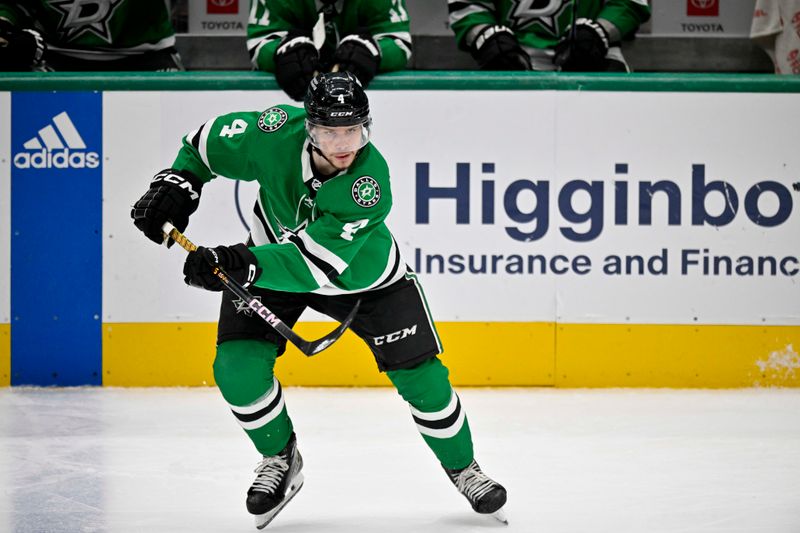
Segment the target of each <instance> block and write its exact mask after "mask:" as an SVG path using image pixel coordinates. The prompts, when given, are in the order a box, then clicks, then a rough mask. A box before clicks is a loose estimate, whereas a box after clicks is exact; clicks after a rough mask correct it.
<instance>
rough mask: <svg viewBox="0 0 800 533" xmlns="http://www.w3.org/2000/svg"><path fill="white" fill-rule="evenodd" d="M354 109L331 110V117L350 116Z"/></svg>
mask: <svg viewBox="0 0 800 533" xmlns="http://www.w3.org/2000/svg"><path fill="white" fill-rule="evenodd" d="M352 114H353V112H352V111H331V117H349V116H350V115H352Z"/></svg>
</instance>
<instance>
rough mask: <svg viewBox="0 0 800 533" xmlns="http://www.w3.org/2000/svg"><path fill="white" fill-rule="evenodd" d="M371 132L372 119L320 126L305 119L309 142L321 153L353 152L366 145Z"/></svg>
mask: <svg viewBox="0 0 800 533" xmlns="http://www.w3.org/2000/svg"><path fill="white" fill-rule="evenodd" d="M371 132H372V119H370V118H367V120H366V121H365V122H362V123H361V124H352V125H350V126H322V125H320V124H315V123H313V122H312V121H310V120H308V119H306V135H307V137H308V140H309V142H310V143H311V144H312V145H313V146H315V147H317V148H318V149H319V150H320V151H322V152H323V153H328V154H340V153H345V152H355V151H358V150H360V149H361V148H363V147H364V146H366V145H367V143H368V142H369V138H370V133H371Z"/></svg>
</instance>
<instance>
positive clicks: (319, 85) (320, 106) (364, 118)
mask: <svg viewBox="0 0 800 533" xmlns="http://www.w3.org/2000/svg"><path fill="white" fill-rule="evenodd" d="M304 104H305V108H306V114H307V117H308V122H310V123H311V124H314V125H317V126H329V127H338V126H353V125H356V124H365V123H367V122H369V120H370V116H369V100H368V99H367V94H366V93H365V92H364V89H363V88H362V87H361V83H360V82H359V81H358V78H356V77H355V76H354V75H353V74H351V73H349V72H326V73H324V74H320V75H319V76H317V77H316V78H314V79H313V80H311V83H310V84H309V86H308V91H307V92H306V98H305V102H304Z"/></svg>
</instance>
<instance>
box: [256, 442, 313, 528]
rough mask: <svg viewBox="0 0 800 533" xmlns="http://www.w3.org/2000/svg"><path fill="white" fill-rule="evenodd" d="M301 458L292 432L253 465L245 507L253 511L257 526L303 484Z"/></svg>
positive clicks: (269, 517) (268, 518) (277, 510)
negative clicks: (283, 443) (275, 451)
mask: <svg viewBox="0 0 800 533" xmlns="http://www.w3.org/2000/svg"><path fill="white" fill-rule="evenodd" d="M302 469H303V458H302V457H301V456H300V452H298V451H297V439H296V437H295V435H294V433H292V436H291V437H290V438H289V442H288V443H287V444H286V447H285V448H284V449H283V450H281V451H280V452H278V454H277V455H270V456H264V459H262V460H261V463H260V464H259V465H258V466H257V467H256V470H255V472H256V474H258V475H257V476H256V479H255V481H253V485H252V486H251V487H250V489H249V490H248V491H247V510H248V511H249V512H250V514H253V515H255V520H256V528H258V529H263V528H264V527H266V525H267V524H269V523H270V522H271V521H272V519H273V518H275V516H276V515H277V514H278V513H279V512H280V511H281V509H283V508H284V507H285V506H286V504H287V503H289V501H290V500H291V499H292V498H293V497H294V495H295V494H297V492H298V491H299V490H300V488H301V487H302V486H303V474H302V473H300V471H301V470H302Z"/></svg>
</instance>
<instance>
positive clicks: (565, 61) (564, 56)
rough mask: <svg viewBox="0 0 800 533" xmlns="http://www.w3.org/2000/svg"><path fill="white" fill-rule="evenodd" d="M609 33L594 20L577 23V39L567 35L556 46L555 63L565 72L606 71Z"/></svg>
mask: <svg viewBox="0 0 800 533" xmlns="http://www.w3.org/2000/svg"><path fill="white" fill-rule="evenodd" d="M608 45H609V44H608V33H607V32H606V30H605V28H603V26H601V25H600V24H598V23H597V22H596V21H594V20H592V19H586V18H580V19H578V20H576V21H575V37H574V40H571V39H570V36H569V35H567V36H565V37H564V38H562V39H561V42H559V43H558V44H557V45H556V49H555V57H554V58H553V62H554V63H555V64H556V66H558V67H561V70H563V71H571V72H598V71H603V70H605V65H606V54H607V53H608Z"/></svg>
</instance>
